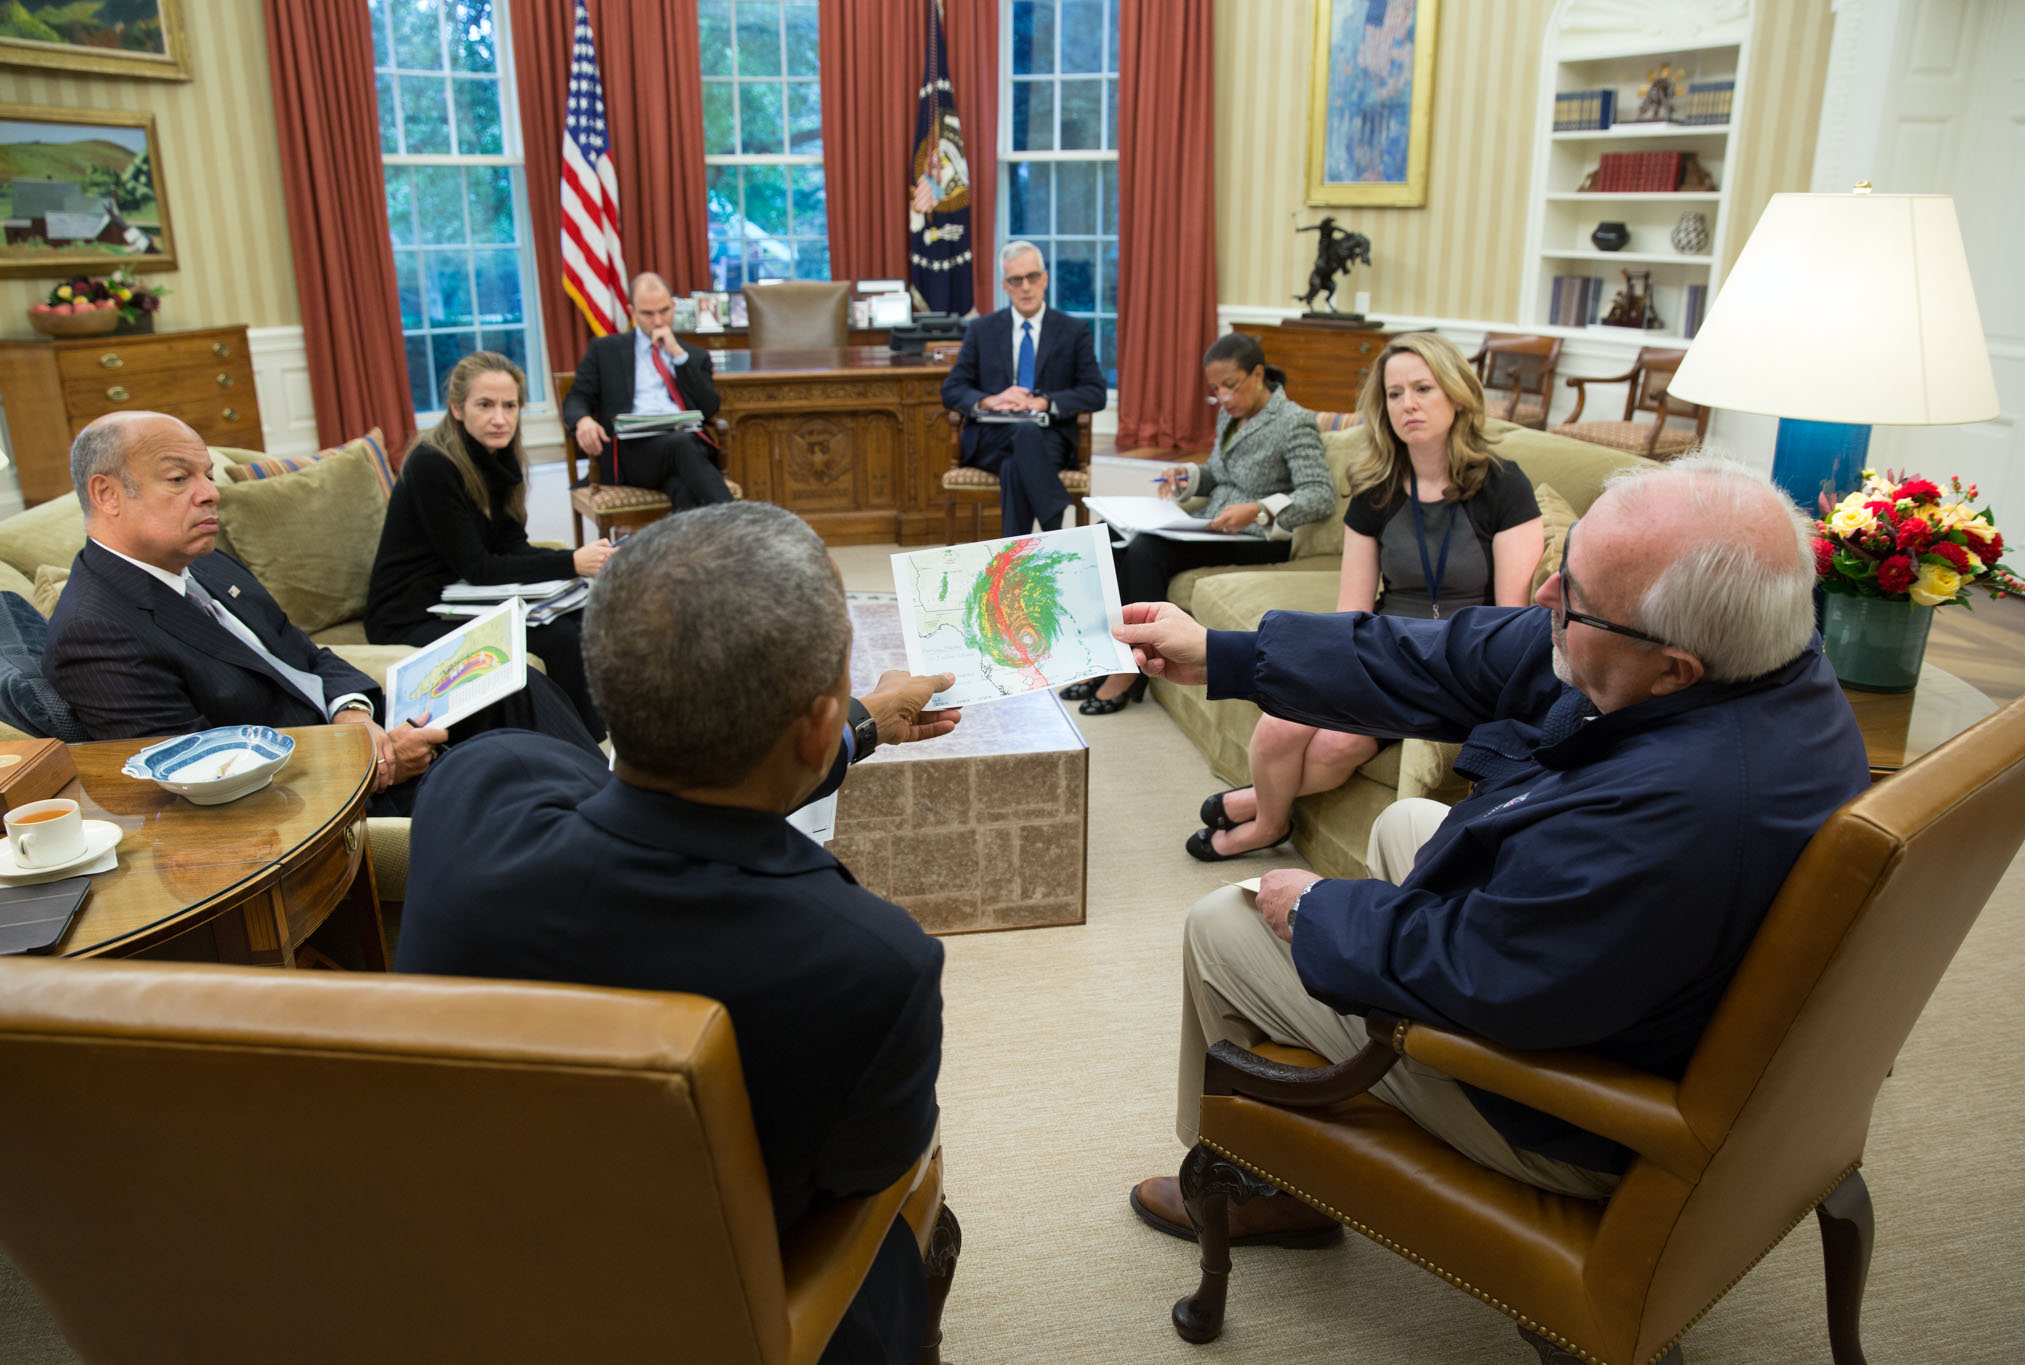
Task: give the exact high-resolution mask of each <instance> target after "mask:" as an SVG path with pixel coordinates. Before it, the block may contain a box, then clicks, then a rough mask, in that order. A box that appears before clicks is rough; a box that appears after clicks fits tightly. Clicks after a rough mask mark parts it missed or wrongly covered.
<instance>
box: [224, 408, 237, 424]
mask: <svg viewBox="0 0 2025 1365" xmlns="http://www.w3.org/2000/svg"><path fill="white" fill-rule="evenodd" d="M225 420H226V421H228V422H236V421H238V420H239V409H237V408H227V409H225Z"/></svg>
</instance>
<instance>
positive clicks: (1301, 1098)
mask: <svg viewBox="0 0 2025 1365" xmlns="http://www.w3.org/2000/svg"><path fill="white" fill-rule="evenodd" d="M2021 806H2025V700H2021V701H2017V702H2013V703H2012V704H2011V705H2010V706H2008V707H2006V708H2005V709H2004V710H2002V711H2000V712H1998V713H1997V714H1996V715H1994V716H1991V717H1989V718H1988V719H1986V720H1984V721H1982V722H1980V723H1979V724H1977V725H1975V726H1974V727H1972V728H1971V729H1969V730H1968V731H1966V732H1965V733H1963V734H1961V735H1959V736H1957V737H1956V738H1955V739H1954V740H1952V741H1950V742H1949V743H1947V744H1945V745H1943V746H1941V747H1940V748H1938V749H1936V750H1934V751H1933V752H1932V753H1929V754H1928V755H1926V756H1925V757H1924V758H1922V759H1920V760H1919V761H1917V762H1915V763H1913V764H1911V765H1909V766H1908V767H1906V768H1905V769H1903V770H1901V771H1900V772H1898V773H1896V774H1893V775H1892V776H1890V777H1887V778H1885V779H1884V780H1883V781H1881V782H1879V783H1878V784H1877V785H1876V786H1874V787H1872V788H1871V789H1870V790H1868V791H1867V792H1864V793H1863V794H1862V795H1860V796H1858V797H1856V798H1855V799H1854V800H1852V801H1850V802H1849V803H1848V804H1847V805H1845V806H1844V807H1843V808H1842V809H1841V810H1840V811H1838V812H1836V813H1835V815H1833V816H1832V817H1831V818H1830V819H1829V820H1828V822H1827V823H1826V824H1825V825H1824V826H1822V828H1821V830H1820V832H1819V833H1818V834H1816V835H1815V837H1814V839H1813V841H1812V842H1811V843H1809V845H1808V846H1807V848H1806V850H1805V852H1803V853H1802V855H1801V857H1800V860H1799V861H1798V862H1797V863H1796V864H1795V865H1794V867H1793V871H1792V873H1791V875H1789V876H1788V877H1787V879H1786V883H1785V886H1784V887H1783V888H1782V889H1781V890H1780V892H1779V895H1778V897H1777V899H1776V900H1775V901H1774V902H1773V904H1772V908H1771V910H1770V912H1769V913H1768V914H1767V915H1766V917H1765V921H1764V924H1763V925H1762V926H1761V928H1760V929H1759V931H1758V935H1757V937H1756V939H1755V940H1753V942H1752V945H1751V947H1750V949H1749V951H1748V952H1747V953H1746V955H1745V958H1744V961H1743V963H1742V965H1741V966H1740V967H1739V968H1738V970H1737V973H1736V975H1735V977H1734V978H1733V979H1732V980H1731V982H1730V986H1729V989H1728V991H1727V992H1726V993H1725V994H1724V996H1723V999H1722V1001H1721V1002H1720V1004H1719V1005H1718V1006H1717V1010H1716V1014H1715V1017H1714V1018H1713V1019H1712V1020H1711V1021H1710V1024H1709V1027H1708V1029H1707V1031H1706V1032H1705V1033H1704V1034H1703V1036H1702V1040H1701V1043H1700V1045H1699V1046H1698V1047H1697V1048H1696V1050H1695V1053H1694V1056H1693V1058H1692V1059H1691V1060H1690V1061H1689V1063H1688V1068H1687V1072H1686V1074H1685V1075H1684V1076H1682V1078H1681V1079H1680V1080H1679V1081H1671V1080H1666V1079H1663V1078H1661V1077H1658V1076H1654V1075H1649V1074H1647V1073H1645V1072H1640V1071H1635V1070H1632V1069H1630V1068H1628V1067H1625V1066H1622V1065H1619V1064H1617V1063H1615V1062H1609V1061H1605V1060H1603V1059H1601V1058H1599V1057H1596V1056H1593V1055H1589V1054H1584V1053H1575V1052H1560V1053H1539V1052H1530V1053H1520V1052H1512V1051H1508V1050H1506V1049H1504V1048H1500V1047H1496V1046H1493V1045H1492V1044H1490V1043H1487V1042H1485V1041H1483V1040H1482V1039H1479V1038H1471V1037H1464V1036H1460V1035H1457V1034H1454V1033H1448V1032H1444V1031H1442V1030H1441V1029H1437V1028H1431V1027H1429V1026H1427V1025H1425V1024H1418V1023H1415V1022H1413V1021H1411V1020H1404V1019H1390V1018H1386V1017H1383V1016H1380V1015H1377V1014H1373V1015H1372V1016H1370V1020H1371V1038H1372V1040H1373V1041H1372V1042H1371V1044H1370V1045H1369V1046H1368V1047H1366V1048H1365V1050H1364V1051H1363V1052H1361V1053H1359V1054H1358V1055H1357V1056H1355V1057H1353V1058H1351V1059H1349V1060H1348V1061H1345V1062H1343V1063H1340V1064H1338V1065H1336V1066H1333V1067H1327V1066H1323V1065H1322V1059H1321V1058H1320V1057H1317V1056H1315V1055H1314V1054H1313V1053H1308V1052H1303V1051H1300V1050H1298V1049H1292V1048H1278V1047H1272V1046H1270V1045H1269V1046H1264V1047H1261V1048H1259V1049H1257V1050H1255V1051H1247V1050H1245V1049H1242V1048H1238V1047H1235V1046H1233V1045H1231V1044H1229V1043H1219V1044H1217V1045H1216V1047H1215V1048H1213V1049H1212V1050H1211V1054H1210V1057H1209V1058H1208V1061H1207V1063H1206V1076H1205V1098H1204V1100H1203V1103H1202V1123H1201V1129H1200V1132H1201V1139H1202V1140H1201V1142H1200V1143H1199V1144H1198V1145H1197V1146H1195V1147H1194V1148H1193V1149H1191V1150H1190V1152H1189V1154H1188V1157H1187V1160H1186V1162H1185V1163H1184V1164H1183V1167H1182V1172H1181V1185H1182V1195H1183V1198H1184V1199H1185V1200H1186V1201H1187V1203H1188V1209H1189V1214H1190V1217H1191V1218H1192V1219H1193V1220H1194V1223H1195V1226H1196V1227H1197V1228H1198V1229H1199V1230H1200V1232H1201V1239H1202V1245H1201V1253H1202V1280H1201V1284H1200V1286H1199V1287H1198V1288H1197V1289H1196V1291H1195V1292H1194V1293H1193V1294H1191V1295H1189V1296H1188V1297H1187V1298H1184V1299H1182V1300H1181V1301H1179V1302H1178V1303H1176V1304H1175V1306H1174V1323H1175V1327H1176V1330H1177V1331H1179V1332H1180V1334H1181V1335H1182V1336H1183V1337H1185V1338H1186V1339H1188V1340H1190V1341H1208V1340H1210V1339H1212V1338H1214V1337H1215V1336H1216V1335H1217V1334H1218V1333H1219V1332H1220V1331H1221V1329H1222V1324H1223V1315H1224V1295H1225V1288H1226V1284H1227V1281H1228V1277H1229V1274H1230V1268H1231V1265H1230V1252H1229V1246H1228V1234H1229V1223H1228V1217H1229V1201H1230V1200H1232V1199H1235V1200H1237V1201H1238V1202H1240V1203H1243V1202H1245V1201H1246V1200H1247V1199H1249V1198H1251V1197H1252V1196H1253V1195H1254V1194H1256V1193H1257V1192H1258V1190H1259V1189H1260V1185H1259V1182H1260V1181H1264V1182H1267V1183H1270V1184H1271V1185H1274V1186H1277V1187H1278V1188H1279V1189H1281V1190H1283V1191H1285V1192H1287V1193H1288V1194H1291V1195H1295V1196H1297V1197H1299V1198H1300V1199H1302V1200H1304V1201H1305V1202H1307V1203H1308V1204H1310V1205H1312V1206H1313V1207H1315V1208H1316V1209H1319V1210H1321V1211H1322V1212H1324V1213H1326V1214H1329V1215H1330V1216H1331V1217H1333V1218H1335V1219H1336V1220H1337V1221H1339V1222H1341V1223H1343V1224H1345V1225H1347V1226H1349V1227H1352V1228H1355V1229H1356V1230H1357V1231H1358V1232H1361V1233H1363V1234H1364V1235H1365V1236H1367V1237H1369V1238H1371V1239H1372V1240H1373V1241H1375V1242H1378V1243H1379V1244H1380V1245H1382V1246H1385V1247H1388V1248H1390V1249H1391V1250H1393V1251H1396V1252H1398V1253H1399V1254H1400V1255H1402V1256H1404V1257H1406V1258H1407V1259H1408V1260H1410V1261H1412V1262H1414V1263H1415V1264H1416V1265H1419V1266H1422V1267H1423V1268H1425V1269H1428V1270H1431V1271H1433V1272H1434V1273H1435V1274H1437V1275H1439V1276H1441V1277H1442V1278H1443V1279H1445V1280H1447V1281H1448V1282H1449V1283H1450V1284H1452V1285H1455V1286H1456V1287H1458V1288H1460V1289H1463V1290H1465V1291H1466V1292H1468V1293H1470V1294H1474V1295H1475V1296H1476V1297H1478V1298H1480V1299H1482V1300H1484V1301H1485V1302H1486V1303H1489V1304H1490V1305H1491V1306H1492V1307H1494V1308H1497V1309H1499V1310H1500V1311H1502V1312H1504V1313H1505V1314H1507V1315H1508V1316H1510V1317H1512V1318H1513V1319H1515V1320H1516V1321H1517V1323H1518V1325H1519V1329H1520V1332H1521V1334H1522V1335H1523V1336H1524V1337H1525V1338H1526V1340H1527V1341H1528V1342H1529V1343H1530V1344H1532V1345H1533V1347H1534V1348H1535V1349H1536V1350H1537V1351H1538V1353H1539V1356H1540V1359H1541V1360H1542V1361H1545V1362H1566V1361H1577V1360H1579V1361H1587V1362H1595V1363H1596V1365H1651V1362H1658V1361H1665V1362H1674V1361H1677V1360H1678V1359H1679V1343H1680V1341H1681V1338H1682V1337H1683V1336H1684V1335H1685V1334H1686V1332H1687V1331H1688V1329H1689V1328H1690V1327H1692V1326H1693V1325H1694V1324H1695V1322H1696V1320H1697V1319H1699V1318H1700V1317H1701V1315H1702V1314H1703V1313H1705V1312H1707V1311H1708V1310H1709V1308H1710V1307H1711V1306H1712V1305H1713V1304H1714V1303H1715V1302H1716V1300H1717V1299H1719V1298H1721V1297H1722V1296H1723V1295H1724V1294H1725V1293H1726V1292H1728V1290H1729V1289H1730V1287H1731V1286H1732V1285H1734V1284H1735V1283H1736V1282H1737V1281H1738V1280H1740V1279H1741V1278H1742V1277H1743V1276H1744V1275H1745V1274H1746V1273H1747V1272H1748V1271H1749V1270H1750V1269H1751V1267H1752V1266H1754V1265H1756V1264H1757V1263H1758V1261H1759V1260H1760V1259H1761V1258H1762V1257H1763V1256H1764V1255H1765V1253H1766V1252H1768V1251H1769V1250H1771V1248H1772V1247H1773V1246H1774V1245H1776V1244H1777V1243H1778V1242H1779V1241H1780V1239H1782V1238H1783V1237H1784V1236H1785V1235H1786V1234H1787V1232H1789V1231H1790V1230H1791V1229H1792V1228H1793V1227H1794V1225H1795V1224H1797V1223H1799V1222H1800V1221H1801V1220H1802V1219H1804V1218H1805V1217H1806V1216H1807V1215H1808V1214H1809V1213H1810V1212H1811V1213H1813V1214H1815V1215H1816V1217H1817V1219H1818V1220H1819V1222H1820V1225H1821V1237H1822V1249H1823V1253H1824V1259H1825V1263H1826V1274H1827V1285H1828V1326H1829V1340H1830V1343H1831V1347H1832V1351H1833V1356H1834V1359H1835V1361H1836V1365H1861V1362H1862V1360H1863V1351H1862V1347H1861V1344H1860V1341H1859V1337H1858V1325H1859V1318H1860V1315H1861V1311H1862V1304H1863V1286H1864V1280H1865V1277H1866V1275H1867V1273H1868V1269H1869V1264H1870V1249H1871V1239H1872V1233H1873V1224H1872V1214H1871V1204H1870V1195H1869V1192H1868V1191H1867V1190H1866V1189H1865V1187H1864V1183H1863V1177H1862V1176H1861V1175H1860V1174H1859V1172H1858V1167H1859V1166H1861V1165H1862V1162H1863V1151H1864V1139H1865V1137H1866V1135H1867V1133H1868V1131H1869V1127H1870V1115H1871V1107H1872V1105H1873V1104H1874V1103H1875V1101H1876V1099H1877V1094H1878V1091H1879V1090H1880V1088H1881V1087H1882V1086H1883V1085H1884V1084H1885V1082H1886V1076H1887V1074H1888V1073H1889V1072H1890V1070H1891V1066H1892V1062H1893V1060H1894V1058H1895V1057H1896V1056H1897V1055H1898V1050H1899V1048H1900V1046H1901V1045H1902V1044H1903V1043H1904V1042H1905V1039H1906V1035H1907V1034H1908V1033H1910V1032H1911V1030H1912V1026H1913V1023H1914V1021H1915V1020H1917V1019H1918V1018H1919V1015H1920V1011H1921V1010H1922V1009H1923V1008H1924V1007H1925V1005H1926V1002H1927V998H1928V997H1929V996H1930V995H1931V994H1932V993H1933V990H1934V987H1935V985H1936V984H1937V983H1938V982H1939V981H1940V978H1941V974H1942V972H1944V971H1945V970H1946V969H1947V966H1948V963H1949V961H1950V960H1951V959H1952V958H1953V957H1954V955H1955V951H1956V949H1957V948H1959V947H1960V946H1961V943H1962V940H1963V937H1964V936H1965V935H1966V934H1967V933H1968V931H1969V928H1970V926H1971V925H1972V924H1973V923H1974V922H1975V919H1976V916H1977V915H1978V914H1979V913H1980V912H1981V910H1982V908H1983V904H1984V902H1985V901H1986V900H1988V899H1989V896H1990V893H1991V891H1992V889H1993V888H1994V887H1995V886H1996V885H1997V882H1998V879H1999V878H2000V877H2002V876H2003V875H2004V872H2005V870H2006V869H2007V868H2008V867H2009V866H2010V864H2011V860H2012V858H2013V857H2014V855H2015V854H2016V853H2017V851H2018V848H2019V844H2020V842H2021V840H2025V822H2020V820H2019V819H2018V811H2019V809H2020V808H2021ZM1402 1056H1405V1057H1411V1058H1413V1059H1414V1060H1415V1061H1418V1062H1421V1063H1423V1064H1425V1065H1427V1066H1429V1067H1432V1068H1434V1069H1436V1070H1438V1071H1441V1072H1444V1073H1446V1074H1448V1075H1450V1076H1453V1077H1455V1078H1456V1079H1457V1080H1459V1081H1462V1082H1464V1083H1465V1084H1468V1085H1473V1086H1476V1087H1478V1088H1480V1089H1483V1090H1486V1091H1489V1092H1491V1093H1493V1094H1497V1095H1503V1096H1506V1097H1507V1098H1510V1099H1513V1100H1516V1101H1518V1102H1520V1103H1522V1104H1526V1105H1530V1106H1531V1107H1533V1108H1535V1109H1539V1110H1543V1111H1545V1112H1547V1113H1550V1114H1554V1115H1556V1116H1558V1117H1560V1118H1563V1119H1566V1120H1567V1121H1568V1122H1570V1123H1573V1124H1576V1125H1577V1126H1579V1127H1581V1128H1584V1129H1586V1130H1588V1131H1590V1132H1592V1133H1599V1134H1601V1135H1603V1136H1605V1137H1608V1138H1611V1139H1613V1140H1614V1141H1616V1142H1618V1143H1621V1144H1622V1145H1624V1146H1625V1147H1627V1148H1629V1149H1630V1150H1631V1152H1632V1158H1631V1164H1630V1167H1629V1169H1628V1170H1626V1172H1625V1174H1624V1177H1623V1182H1622V1183H1621V1184H1620V1185H1619V1186H1618V1188H1617V1190H1616V1192H1615V1193H1614V1194H1613V1195H1612V1196H1611V1197H1610V1199H1609V1200H1608V1201H1606V1202H1600V1203H1599V1202H1592V1201H1588V1200H1583V1199H1575V1198H1569V1197H1565V1196H1562V1195H1556V1194H1549V1193H1547V1192H1545V1191H1543V1190H1539V1189H1535V1188H1534V1187H1532V1186H1530V1185H1525V1184H1521V1183H1520V1182H1518V1181H1515V1180H1512V1179H1509V1178H1507V1177H1505V1176H1503V1175H1499V1174H1496V1173H1494V1172H1492V1171H1489V1170H1486V1169H1484V1168H1483V1167H1481V1166H1478V1165H1476V1164H1475V1163H1474V1162H1472V1161H1470V1160H1468V1159H1467V1158H1465V1157H1463V1156H1461V1155H1460V1154H1458V1153H1457V1152H1456V1151H1454V1150H1453V1149H1452V1148H1450V1147H1448V1146H1447V1145H1446V1144H1444V1143H1443V1142H1442V1141H1441V1140H1440V1139H1438V1138H1436V1137H1433V1136H1431V1135H1430V1134H1429V1133H1428V1132H1427V1131H1426V1130H1424V1129H1422V1128H1420V1127H1419V1126H1418V1125H1416V1124H1415V1123H1414V1122H1413V1121H1412V1120H1411V1119H1409V1118H1407V1117H1406V1116H1405V1115H1404V1114H1402V1113H1400V1112H1399V1111H1398V1110H1396V1109H1393V1108H1391V1107H1390V1106H1389V1105H1386V1104H1384V1103H1383V1102H1381V1101H1379V1100H1376V1099H1373V1098H1372V1097H1371V1096H1369V1095H1368V1094H1365V1093H1363V1092H1364V1091H1366V1090H1368V1088H1369V1087H1370V1085H1371V1083H1372V1082H1373V1081H1374V1080H1376V1079H1377V1078H1378V1077H1379V1076H1381V1075H1383V1074H1384V1073H1385V1071H1386V1070H1387V1069H1388V1068H1389V1067H1390V1066H1391V1065H1392V1064H1393V1063H1394V1062H1395V1061H1396V1060H1397V1059H1398V1058H1399V1057H1402ZM1963 1194H1964V1199H1965V1200H1968V1199H1973V1198H1974V1197H1975V1196H1974V1193H1973V1191H1969V1190H1965V1191H1964V1192H1963ZM1515 1349H1516V1348H1515Z"/></svg>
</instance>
